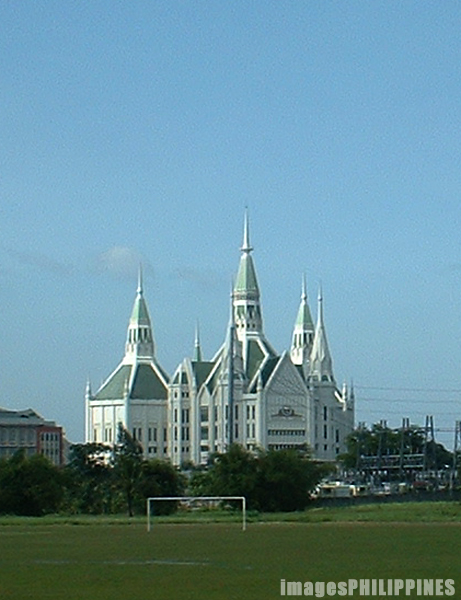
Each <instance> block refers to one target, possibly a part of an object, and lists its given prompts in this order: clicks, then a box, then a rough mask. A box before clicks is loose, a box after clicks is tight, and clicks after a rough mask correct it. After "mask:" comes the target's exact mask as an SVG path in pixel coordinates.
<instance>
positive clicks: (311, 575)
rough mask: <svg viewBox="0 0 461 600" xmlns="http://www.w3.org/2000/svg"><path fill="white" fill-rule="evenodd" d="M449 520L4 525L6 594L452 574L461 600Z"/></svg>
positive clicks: (265, 589) (230, 588)
mask: <svg viewBox="0 0 461 600" xmlns="http://www.w3.org/2000/svg"><path fill="white" fill-rule="evenodd" d="M453 506H455V505H453ZM456 506H457V505H456ZM356 508H362V509H363V508H364V507H356ZM375 509H376V507H375ZM395 509H398V506H395V507H394V511H395ZM439 509H440V507H439ZM337 510H339V509H335V510H334V511H333V512H332V513H331V515H334V514H335V511H337ZM341 510H344V511H345V512H344V513H343V515H345V514H346V513H347V511H348V510H349V509H341ZM376 510H378V509H376ZM388 510H391V509H388ZM428 510H429V509H426V512H427V511H428ZM384 511H386V507H384ZM312 514H313V513H312ZM312 514H311V517H312ZM394 515H395V513H394ZM301 516H302V515H298V517H299V518H301ZM446 516H447V518H446V519H445V521H446V522H444V523H399V524H397V523H393V524H390V523H386V522H382V523H376V522H346V521H343V522H338V521H336V522H334V520H332V521H331V522H326V523H325V522H323V523H322V522H311V523H306V522H302V521H300V522H272V523H270V522H265V523H264V522H254V523H250V524H249V526H248V529H247V531H246V532H242V531H241V528H240V525H239V523H237V522H235V523H200V522H195V523H189V524H186V523H185V524H171V523H160V524H158V523H157V524H156V525H154V528H153V530H152V532H151V533H150V534H148V533H147V532H146V531H145V526H144V523H143V522H142V521H140V520H135V521H132V522H131V524H129V525H128V524H126V523H127V521H126V520H119V521H117V520H113V522H112V523H107V521H104V520H100V519H81V520H78V519H76V520H75V519H74V520H72V519H65V520H64V519H58V520H56V519H55V520H52V519H47V520H40V519H38V520H23V519H2V520H0V598H1V600H4V599H18V600H19V599H23V598H30V599H34V600H40V599H42V598H43V599H45V598H47V599H59V600H64V599H65V600H77V599H78V600H80V599H81V600H88V599H91V600H93V599H94V600H104V599H107V600H109V599H110V600H118V599H120V600H121V599H123V600H128V599H130V600H131V599H133V600H137V599H138V598H139V599H143V600H144V599H146V600H149V599H151V598H152V599H155V600H193V599H200V600H218V599H219V600H232V599H234V598H235V599H236V600H237V599H238V600H253V599H254V600H263V599H264V600H270V599H271V598H280V593H279V586H280V579H282V578H284V579H286V580H289V581H302V582H304V581H308V580H312V581H336V582H338V581H344V580H347V579H348V578H356V579H359V578H381V579H387V578H402V579H405V578H415V579H417V578H426V579H427V578H443V579H447V578H451V579H454V580H455V583H456V584H457V585H458V587H459V590H458V589H457V595H456V597H461V578H460V579H459V581H456V579H457V574H458V572H459V566H460V558H459V557H460V554H461V527H460V523H461V521H459V519H458V520H457V522H450V521H451V520H452V519H453V515H446ZM335 519H336V517H335ZM72 522H75V523H77V522H78V523H80V525H75V524H71V523H72ZM1 525H3V526H1ZM357 597H359V596H358V595H357ZM400 597H403V595H402V594H401V595H400Z"/></svg>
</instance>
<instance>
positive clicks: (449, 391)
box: [354, 383, 461, 394]
mask: <svg viewBox="0 0 461 600" xmlns="http://www.w3.org/2000/svg"><path fill="white" fill-rule="evenodd" d="M354 389H356V390H381V391H387V392H419V393H424V392H427V393H430V394H438V393H443V394H461V389H444V388H405V387H377V386H365V385H356V384H355V383H354Z"/></svg>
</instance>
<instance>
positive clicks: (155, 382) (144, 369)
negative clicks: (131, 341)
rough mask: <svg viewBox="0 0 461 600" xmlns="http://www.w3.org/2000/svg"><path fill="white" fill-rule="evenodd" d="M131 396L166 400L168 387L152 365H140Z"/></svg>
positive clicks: (136, 398)
mask: <svg viewBox="0 0 461 600" xmlns="http://www.w3.org/2000/svg"><path fill="white" fill-rule="evenodd" d="M130 396H131V398H133V399H134V400H166V398H167V397H168V389H167V386H166V385H165V384H164V382H163V381H162V379H161V378H160V377H159V375H158V373H156V371H155V369H154V368H153V366H152V365H138V368H137V369H136V374H135V376H134V381H133V388H132V390H131V394H130Z"/></svg>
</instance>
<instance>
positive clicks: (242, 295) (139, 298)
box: [85, 215, 354, 466]
mask: <svg viewBox="0 0 461 600" xmlns="http://www.w3.org/2000/svg"><path fill="white" fill-rule="evenodd" d="M252 251H253V248H252V247H251V244H250V235H249V227H248V217H247V215H245V222H244V233H243V244H242V247H241V256H240V263H239V266H238V271H237V276H236V278H235V283H234V285H233V289H232V293H231V301H230V311H229V312H230V317H229V324H228V327H227V334H226V339H225V341H224V343H223V344H222V346H221V347H220V348H219V350H218V351H217V352H216V354H215V355H214V357H213V358H212V359H211V360H205V359H204V358H203V357H202V352H201V347H200V339H199V332H198V330H197V331H196V338H195V347H194V352H193V356H192V357H191V358H185V359H184V360H183V361H182V362H181V363H180V364H179V365H178V367H177V368H176V370H175V371H174V373H173V375H172V377H171V378H170V377H169V376H168V374H167V373H166V372H165V370H164V369H163V368H162V367H161V365H160V364H159V362H158V361H157V358H156V352H155V344H154V337H153V330H152V323H151V318H150V315H149V310H148V308H147V303H146V300H145V298H144V289H143V282H142V275H141V272H140V275H139V281H138V288H137V292H136V299H135V302H134V306H133V311H132V313H131V318H130V321H129V325H128V332H127V338H126V344H125V355H124V357H123V359H122V361H121V362H120V364H119V365H118V366H117V368H116V369H115V370H114V371H113V372H112V374H111V375H110V376H109V377H108V378H107V379H106V380H105V381H104V382H103V384H102V385H101V387H100V388H99V389H98V390H97V391H96V393H94V394H93V393H92V390H91V386H90V383H89V382H88V384H87V388H86V394H85V405H86V407H85V436H86V441H87V442H101V443H106V444H113V443H114V442H115V441H116V436H117V429H118V424H119V423H121V424H122V425H123V426H124V427H125V428H127V429H128V431H130V433H131V434H132V435H133V437H134V438H135V439H136V440H138V441H139V442H140V443H141V445H142V447H143V449H144V455H145V457H146V458H164V459H170V460H171V462H172V463H173V464H175V465H178V466H179V465H183V464H188V463H189V464H190V463H193V464H206V462H207V461H208V459H209V456H210V455H211V454H212V453H213V452H225V451H226V449H227V448H228V447H229V445H230V444H232V443H238V444H241V445H242V446H244V447H245V448H247V449H249V450H256V449H257V448H264V449H274V450H278V449H282V448H295V449H296V448H300V449H301V448H306V447H307V448H309V449H310V451H311V453H312V455H313V456H314V457H315V458H317V459H321V460H335V458H336V456H337V455H338V454H340V453H341V452H343V451H345V439H346V437H347V436H348V435H349V434H350V433H351V432H352V430H353V428H354V393H353V390H352V389H351V390H350V391H348V389H347V386H346V385H344V386H343V388H342V389H341V390H339V389H338V387H337V385H336V382H335V378H334V375H333V366H332V359H331V354H330V350H329V347H328V342H327V336H326V331H325V324H324V316H323V298H322V293H321V292H320V293H319V298H318V313H317V323H316V325H315V326H314V323H313V320H312V317H311V311H310V308H309V305H308V301H307V294H306V285H305V282H304V281H303V286H302V293H301V302H300V306H299V310H298V314H297V316H296V320H295V324H294V328H293V338H292V344H291V348H290V350H289V351H284V352H283V353H282V354H278V353H277V352H276V351H275V350H274V348H273V347H272V346H271V344H270V342H269V341H268V340H267V339H266V337H265V335H264V327H263V319H262V310H261V298H260V290H259V285H258V279H257V276H256V270H255V266H254V261H253V256H252Z"/></svg>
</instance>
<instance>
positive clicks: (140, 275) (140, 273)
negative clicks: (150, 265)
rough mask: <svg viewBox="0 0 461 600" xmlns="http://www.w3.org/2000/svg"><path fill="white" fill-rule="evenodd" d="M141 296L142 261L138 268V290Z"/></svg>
mask: <svg viewBox="0 0 461 600" xmlns="http://www.w3.org/2000/svg"><path fill="white" fill-rule="evenodd" d="M136 292H137V294H138V295H139V296H142V263H139V268H138V289H137V290H136Z"/></svg>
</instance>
